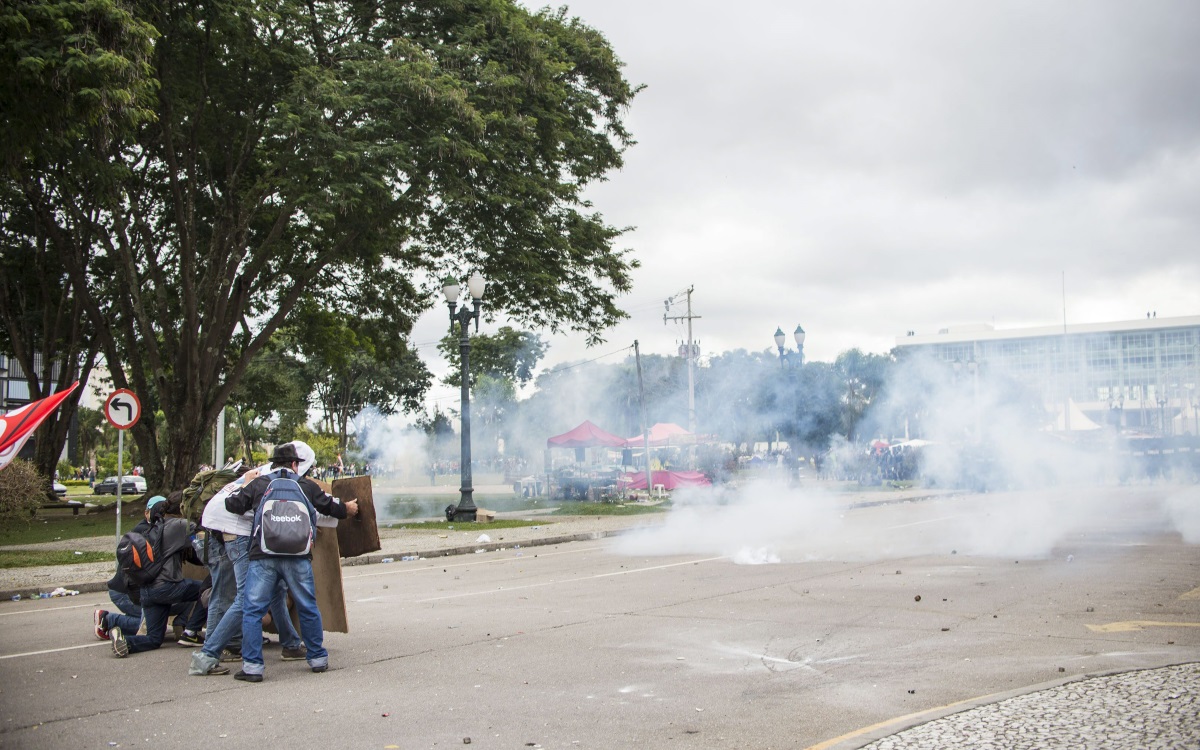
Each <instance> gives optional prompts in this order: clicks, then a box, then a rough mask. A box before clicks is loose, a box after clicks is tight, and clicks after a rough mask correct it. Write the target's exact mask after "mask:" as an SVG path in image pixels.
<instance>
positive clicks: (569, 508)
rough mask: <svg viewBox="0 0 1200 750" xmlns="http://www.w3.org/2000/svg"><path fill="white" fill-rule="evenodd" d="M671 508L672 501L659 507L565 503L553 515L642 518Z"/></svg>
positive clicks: (659, 504) (658, 505) (660, 504)
mask: <svg viewBox="0 0 1200 750" xmlns="http://www.w3.org/2000/svg"><path fill="white" fill-rule="evenodd" d="M670 508H671V503H670V501H667V502H663V503H658V504H657V505H637V504H632V503H630V504H625V503H563V504H562V505H560V506H559V507H558V508H557V509H556V510H555V511H554V512H553V513H551V515H554V516H641V515H646V514H649V513H665V512H666V511H667V510H669V509H670Z"/></svg>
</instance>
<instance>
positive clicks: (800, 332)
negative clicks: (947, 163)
mask: <svg viewBox="0 0 1200 750" xmlns="http://www.w3.org/2000/svg"><path fill="white" fill-rule="evenodd" d="M786 338H787V336H786V335H785V334H784V332H783V329H782V328H778V327H776V328H775V346H777V347H778V348H779V364H780V366H781V367H786V366H787V360H788V359H789V357H788V353H787V350H786V349H784V348H783V342H784V340H785V339H786ZM792 338H794V339H795V340H796V366H797V367H799V366H801V365H803V364H804V329H803V328H801V327H800V326H796V330H795V332H793V333H792Z"/></svg>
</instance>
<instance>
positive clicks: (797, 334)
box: [768, 326, 804, 482]
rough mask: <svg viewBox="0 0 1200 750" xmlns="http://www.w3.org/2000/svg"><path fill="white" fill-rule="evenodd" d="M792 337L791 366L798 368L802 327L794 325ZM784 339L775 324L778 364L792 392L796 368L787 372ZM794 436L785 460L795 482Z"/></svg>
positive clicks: (802, 346) (802, 357)
mask: <svg viewBox="0 0 1200 750" xmlns="http://www.w3.org/2000/svg"><path fill="white" fill-rule="evenodd" d="M792 338H793V339H795V341H796V360H795V361H794V362H792V366H793V368H798V367H801V366H802V365H803V364H804V329H803V328H801V327H800V326H796V330H795V332H794V333H793V334H792ZM786 340H787V335H786V334H784V332H783V329H782V328H779V327H778V326H777V327H776V328H775V346H776V347H777V348H778V349H779V366H780V367H782V368H783V370H784V373H785V377H787V378H788V381H789V382H790V383H792V390H793V392H794V390H795V381H796V370H795V369H793V370H792V372H791V373H790V375H789V374H788V372H787V370H788V361H789V360H791V356H789V355H788V352H787V349H785V348H784V345H783V343H784V341H786ZM793 416H794V415H793ZM794 437H795V435H791V436H790V437H789V438H788V440H789V443H788V453H787V458H786V461H787V473H788V475H789V477H790V478H791V480H792V481H793V482H796V481H799V467H797V466H795V465H794V463H795V455H794V454H793V453H792V451H793V450H795V446H793V445H791V440H792V438H794ZM769 445H770V441H768V446H769Z"/></svg>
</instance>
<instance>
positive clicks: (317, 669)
mask: <svg viewBox="0 0 1200 750" xmlns="http://www.w3.org/2000/svg"><path fill="white" fill-rule="evenodd" d="M328 670H329V665H328V664H321V665H320V666H316V667H313V668H312V671H314V672H316V673H318V674H320V673H321V672H326V671H328Z"/></svg>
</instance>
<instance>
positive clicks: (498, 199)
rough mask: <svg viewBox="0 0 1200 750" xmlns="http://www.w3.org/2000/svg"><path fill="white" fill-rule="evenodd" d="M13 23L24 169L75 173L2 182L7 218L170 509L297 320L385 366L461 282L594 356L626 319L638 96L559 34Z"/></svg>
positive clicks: (299, 18) (283, 23) (275, 24)
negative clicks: (620, 221)
mask: <svg viewBox="0 0 1200 750" xmlns="http://www.w3.org/2000/svg"><path fill="white" fill-rule="evenodd" d="M3 9H4V13H3V15H0V23H3V24H5V25H4V26H3V27H2V28H3V29H4V32H5V36H4V42H5V47H4V54H6V55H8V58H7V59H6V60H4V61H5V62H8V63H10V64H9V65H8V66H6V70H14V69H15V70H18V71H19V73H20V75H18V76H12V77H9V78H8V79H6V82H5V84H4V86H5V88H4V91H3V94H2V95H3V97H4V99H3V101H4V103H5V107H4V112H5V114H6V115H9V113H12V115H11V116H20V117H24V118H28V125H25V124H21V127H22V128H23V129H22V130H21V131H20V132H19V133H17V137H15V138H14V143H15V144H16V145H15V146H14V147H13V149H12V150H11V151H10V152H7V153H6V156H8V155H10V154H15V155H16V157H20V156H21V154H24V153H27V152H28V149H29V148H30V146H29V145H28V144H34V145H35V146H36V145H37V144H38V143H39V141H38V138H37V137H36V136H37V134H41V133H47V134H49V136H50V137H48V138H47V139H46V140H47V142H49V143H52V144H60V145H59V146H56V147H53V148H52V147H46V148H45V149H44V151H43V152H41V156H42V157H44V158H41V159H38V160H34V161H32V162H31V163H29V164H22V165H21V167H22V168H21V169H20V170H16V171H12V172H10V173H9V178H8V180H9V181H8V182H6V183H5V184H3V185H0V204H2V205H0V211H4V212H6V215H11V212H12V211H16V210H18V209H19V210H21V211H23V212H24V214H23V215H22V217H21V220H20V221H16V222H13V224H12V228H13V231H14V232H15V233H16V234H17V241H18V242H19V243H23V244H25V245H27V246H30V247H41V248H45V251H44V252H45V253H46V254H47V255H48V256H51V257H53V259H54V260H55V262H56V263H59V264H61V269H62V277H63V278H67V279H70V280H71V282H72V285H73V286H72V290H73V292H72V293H73V294H74V295H77V300H78V309H77V310H76V311H75V312H76V314H75V315H74V317H70V318H67V319H69V320H82V321H84V322H85V323H86V325H87V326H88V327H89V328H90V333H91V335H93V336H94V337H95V340H94V342H90V341H89V346H94V347H95V348H96V349H98V350H99V351H100V352H102V356H103V357H104V360H105V361H106V363H107V366H108V369H109V372H110V373H111V375H112V378H113V384H114V386H116V387H118V388H122V387H128V388H131V389H133V390H134V391H135V392H136V393H137V394H138V396H139V398H141V400H142V404H143V413H144V415H145V418H144V419H143V420H142V421H140V422H139V423H138V424H137V425H136V426H135V427H134V428H133V429H132V431H131V437H132V438H133V439H134V441H135V442H136V444H137V450H138V451H139V455H138V457H137V459H136V460H137V461H138V462H140V463H144V464H145V465H146V467H147V469H148V471H149V474H150V481H151V484H152V486H155V485H156V486H157V487H158V488H162V487H165V486H175V487H178V486H181V485H182V484H183V483H185V482H186V481H187V480H188V479H190V478H191V476H192V474H193V473H194V472H195V468H196V465H197V464H198V463H199V462H200V461H201V460H205V459H206V458H207V456H204V455H202V446H203V445H204V442H205V440H206V439H207V437H206V436H207V435H208V434H209V433H210V431H211V428H212V425H213V424H214V423H215V420H216V419H217V417H218V414H219V413H220V410H221V409H222V408H223V407H224V405H225V404H226V402H227V400H229V398H230V396H231V395H232V393H233V391H234V389H236V388H237V387H238V385H239V383H240V382H241V381H242V379H243V377H244V376H245V374H246V370H247V368H249V367H250V365H251V363H252V362H253V361H254V359H255V357H256V355H257V354H258V353H259V352H261V351H264V350H266V349H267V344H268V342H269V341H270V340H271V337H272V335H273V334H274V333H275V332H276V331H278V330H279V329H280V328H281V327H283V326H284V325H285V324H286V323H287V322H288V321H289V320H290V319H291V318H292V316H293V313H295V312H296V311H297V310H298V306H299V305H301V303H306V304H313V305H316V306H317V307H319V308H320V309H323V310H326V311H328V312H331V313H334V314H337V315H340V316H341V317H342V318H343V319H347V320H352V319H360V318H361V319H363V320H366V321H370V325H371V326H373V330H372V331H369V332H365V333H369V338H371V340H372V341H373V342H374V344H375V345H376V347H377V348H376V351H375V353H374V354H370V353H367V354H366V357H367V359H368V360H369V361H371V362H374V363H375V364H379V363H387V362H390V361H396V360H389V359H388V358H387V355H386V354H385V353H384V352H385V349H386V347H388V346H390V347H393V348H391V349H386V351H396V349H395V348H394V345H395V344H396V343H397V342H404V341H406V337H407V335H408V332H409V331H410V330H411V325H412V321H413V320H414V319H415V318H416V316H417V315H419V314H420V313H421V312H422V311H423V310H424V309H426V308H427V307H428V306H429V304H430V296H429V295H428V293H427V292H428V291H429V289H428V288H427V286H428V285H429V283H430V280H431V279H434V278H437V277H439V276H440V275H441V274H443V273H445V272H448V271H454V270H458V269H461V268H463V267H469V268H478V269H479V270H480V271H482V272H483V273H484V275H485V276H487V277H488V278H489V280H490V282H491V287H490V291H489V294H488V309H489V310H492V311H496V312H498V313H507V314H508V315H509V316H510V317H512V318H513V319H515V320H517V321H521V322H522V323H524V324H527V325H530V326H544V327H549V328H551V329H559V328H570V329H574V330H578V331H581V332H583V333H584V334H585V335H586V336H587V337H588V339H589V341H596V340H598V339H599V338H600V336H601V335H602V331H603V330H604V329H605V328H607V327H608V326H610V325H612V324H613V323H615V322H616V321H618V320H620V319H621V318H623V317H624V313H623V312H622V311H621V310H620V309H619V308H618V307H617V305H616V299H617V296H618V295H619V294H622V293H624V292H626V291H628V290H629V288H630V283H631V282H630V271H631V269H632V268H633V267H634V266H635V265H636V263H635V261H633V259H632V258H631V257H629V252H628V251H627V250H621V249H617V248H616V247H615V243H616V242H617V240H618V239H619V238H620V236H621V234H622V233H623V231H624V230H622V229H619V228H616V227H612V226H609V225H607V224H606V223H605V222H604V220H603V217H602V216H600V215H599V214H598V213H596V212H595V211H593V210H592V207H591V206H590V204H588V203H587V201H586V200H585V199H584V197H583V195H584V191H585V189H586V188H587V186H588V185H590V184H591V183H593V182H595V181H597V180H601V179H603V178H604V176H605V175H606V174H607V173H609V172H611V171H612V170H614V169H618V168H619V167H620V166H621V163H622V155H623V152H624V150H625V149H626V148H627V147H629V146H630V145H631V144H632V142H633V141H632V139H631V137H630V135H629V133H628V132H627V131H626V130H625V128H624V125H623V124H622V117H623V116H624V113H625V109H626V108H627V107H628V105H629V104H630V102H631V101H632V99H633V97H634V95H635V94H636V91H637V89H636V88H635V87H633V86H631V85H630V84H629V83H628V82H627V81H626V80H625V79H624V77H623V76H622V72H621V68H622V65H621V63H620V61H619V60H618V59H617V57H616V55H615V54H614V52H613V50H612V49H611V47H610V46H609V45H608V43H607V41H606V40H605V39H604V38H603V36H602V35H601V34H600V33H599V32H597V31H595V30H593V29H590V28H588V27H586V26H584V25H583V24H582V23H580V22H579V21H577V20H572V19H569V18H568V17H567V16H566V12H565V11H558V12H551V11H540V12H530V11H528V10H526V9H525V8H523V7H522V6H520V5H518V4H517V3H516V2H515V1H514V0H468V2H465V3H416V4H414V3H408V2H400V1H399V0H383V2H378V3H356V2H347V1H345V0H316V1H315V2H307V1H305V2H301V1H300V0H281V2H274V3H263V2H259V1H258V0H229V2H223V3H218V4H213V3H207V2H199V3H191V4H186V3H184V4H179V3H160V2H147V1H145V0H134V1H133V2H131V3H129V4H125V5H117V4H115V3H112V2H109V1H108V0H95V2H89V3H74V2H53V1H52V0H40V1H39V2H33V1H29V2H17V3H15V4H10V5H5V6H3ZM22 14H25V15H22ZM89 14H98V16H96V17H93V16H92V15H89ZM76 15H82V16H83V17H84V18H85V19H87V20H88V21H89V23H91V24H92V25H87V24H77V23H75V21H74V17H75V16H76ZM93 21H94V23H93ZM93 29H98V30H99V31H98V32H97V33H96V35H95V37H94V38H93V37H91V36H88V35H87V33H90V30H93ZM84 30H88V32H87V33H85V31H84ZM77 42H78V44H77ZM21 45H24V46H21ZM31 45H32V46H31ZM80 52H82V53H85V54H83V55H81V56H80V55H78V53H80ZM77 56H78V59H79V60H86V61H90V63H89V65H88V66H86V67H85V68H84V69H83V70H82V71H78V70H76V69H74V68H73V67H72V66H71V65H70V64H69V63H73V62H74V61H75V60H76V57H77ZM78 73H86V74H88V76H90V75H91V74H93V73H98V74H102V75H100V76H99V83H98V84H97V83H95V82H93V80H92V78H91V77H86V76H84V77H81V76H79V75H77V74H78ZM148 74H149V75H148ZM59 81H62V82H64V85H65V86H66V89H62V88H61V87H60V88H56V87H55V85H56V84H57V83H58V82H59ZM45 84H50V85H48V86H47V85H45ZM64 94H71V95H77V96H75V98H74V99H71V98H69V97H68V101H67V102H66V103H65V104H64V102H63V101H62V98H63V95H64ZM75 123H84V124H85V126H84V127H82V128H80V127H77V126H76V125H75ZM92 123H95V125H96V127H89V125H90V124H92ZM6 134H7V131H6ZM14 158H15V157H14ZM14 244H17V243H16V242H15V243H14ZM13 307H14V309H15V308H16V306H15V305H14V306H13ZM385 339H387V340H385ZM381 347H383V348H381ZM359 364H361V363H355V367H358V366H359ZM408 366H409V372H407V373H402V374H401V376H402V377H406V378H408V380H409V381H410V382H411V381H413V380H414V378H419V377H420V373H419V372H416V368H415V367H413V366H412V365H411V362H409V364H408ZM334 369H336V368H334ZM380 374H381V373H378V372H376V373H372V378H374V377H375V376H376V375H380ZM382 374H383V375H384V376H387V377H392V376H393V375H395V373H387V372H385V373H382ZM397 390H398V389H396V388H392V389H390V392H391V393H392V394H395V393H396V392H397ZM409 392H412V390H411V389H410V391H408V392H404V391H401V396H400V397H399V399H398V403H400V404H403V403H405V401H404V399H405V398H406V397H407V395H408V393H409ZM352 400H353V399H342V400H340V401H339V405H344V404H345V403H348V402H350V401H352ZM380 406H381V408H383V405H382V404H381V405H380ZM256 411H257V410H256ZM160 414H161V417H162V418H161V419H159V415H160ZM246 427H247V432H250V424H249V423H247V425H246ZM249 439H250V441H251V442H252V441H253V439H254V438H253V437H252V436H251V437H250V438H249Z"/></svg>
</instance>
